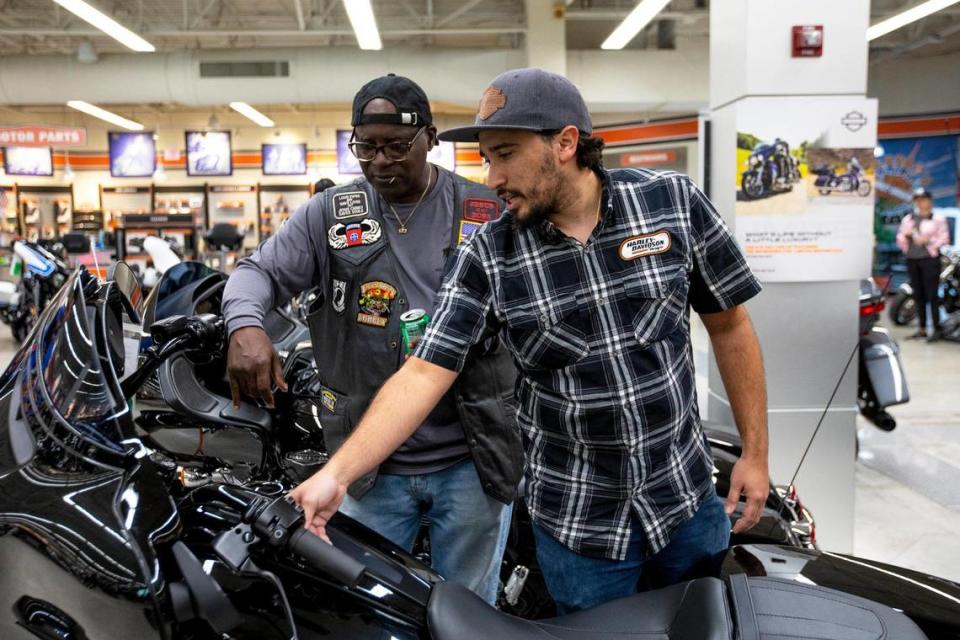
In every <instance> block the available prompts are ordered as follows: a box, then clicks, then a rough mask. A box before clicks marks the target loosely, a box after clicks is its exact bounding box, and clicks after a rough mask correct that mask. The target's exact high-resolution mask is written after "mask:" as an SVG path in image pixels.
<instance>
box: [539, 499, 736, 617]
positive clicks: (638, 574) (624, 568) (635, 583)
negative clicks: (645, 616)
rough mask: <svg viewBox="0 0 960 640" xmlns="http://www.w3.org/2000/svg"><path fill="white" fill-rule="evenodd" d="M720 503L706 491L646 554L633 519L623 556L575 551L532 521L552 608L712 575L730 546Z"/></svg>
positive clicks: (568, 608)
mask: <svg viewBox="0 0 960 640" xmlns="http://www.w3.org/2000/svg"><path fill="white" fill-rule="evenodd" d="M723 504H724V503H723V501H722V500H721V499H720V498H718V497H717V495H716V493H714V492H712V491H711V494H710V495H709V496H708V497H707V498H706V499H705V500H704V501H703V503H702V504H701V506H700V508H699V509H698V510H697V512H696V513H695V514H694V516H693V517H692V518H691V519H690V520H687V521H686V522H685V523H684V524H682V525H681V526H680V527H679V528H678V529H677V530H676V531H674V532H673V535H672V536H671V537H670V542H669V543H668V544H667V546H666V547H664V548H663V549H661V550H660V551H659V552H657V553H656V554H654V555H653V556H651V557H649V558H644V556H645V549H646V546H647V545H646V540H645V539H644V537H643V533H642V529H641V528H640V524H639V523H638V522H637V521H636V520H634V521H633V523H632V531H631V534H630V542H629V545H628V546H627V557H626V558H625V559H624V560H609V559H606V558H595V557H591V556H584V555H580V554H579V553H576V552H574V551H571V550H570V549H568V548H567V547H566V545H564V544H561V543H560V542H557V541H556V540H555V539H554V538H553V536H551V535H550V534H549V533H548V532H547V531H546V529H543V528H542V527H540V526H539V525H538V524H536V523H534V524H533V534H534V538H535V540H536V543H537V562H539V563H540V569H541V570H542V571H543V577H544V580H545V581H546V583H547V590H548V591H550V595H551V596H553V599H554V600H555V601H556V603H557V613H558V614H560V615H562V614H565V613H571V612H573V611H578V610H580V609H587V608H590V607H595V606H597V605H598V604H601V603H604V602H607V601H609V600H615V599H617V598H623V597H626V596H629V595H631V594H634V593H636V592H637V591H641V590H646V589H659V588H660V587H666V586H668V585H671V584H675V583H677V582H682V581H683V580H691V579H693V578H699V577H703V576H708V575H717V574H718V573H719V568H720V563H721V562H722V561H723V556H724V554H725V552H726V550H727V548H728V547H729V546H730V518H729V517H727V514H726V512H725V511H724V509H723Z"/></svg>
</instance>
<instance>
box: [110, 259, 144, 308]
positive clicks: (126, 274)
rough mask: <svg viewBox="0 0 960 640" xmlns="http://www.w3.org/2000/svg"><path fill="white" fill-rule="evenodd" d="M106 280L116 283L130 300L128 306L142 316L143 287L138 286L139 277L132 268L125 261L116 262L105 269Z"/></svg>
mask: <svg viewBox="0 0 960 640" xmlns="http://www.w3.org/2000/svg"><path fill="white" fill-rule="evenodd" d="M107 280H112V281H113V282H115V283H116V285H117V288H118V289H119V290H120V292H121V293H122V294H123V295H124V296H125V297H126V298H127V301H129V302H130V306H131V307H132V308H133V309H134V310H135V311H136V312H137V315H138V316H142V315H143V303H144V296H143V288H142V287H141V286H140V279H139V278H138V277H137V274H136V273H134V271H133V269H131V268H130V266H129V265H128V264H127V263H126V262H117V263H116V264H113V265H111V266H110V269H108V270H107Z"/></svg>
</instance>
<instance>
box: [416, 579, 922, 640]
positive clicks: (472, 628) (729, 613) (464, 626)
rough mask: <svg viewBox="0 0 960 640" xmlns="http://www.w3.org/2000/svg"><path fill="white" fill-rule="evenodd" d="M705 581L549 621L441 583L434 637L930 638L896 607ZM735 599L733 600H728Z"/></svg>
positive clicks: (813, 590)
mask: <svg viewBox="0 0 960 640" xmlns="http://www.w3.org/2000/svg"><path fill="white" fill-rule="evenodd" d="M729 583H730V584H729V591H728V586H727V585H726V584H725V583H724V582H721V581H720V580H718V579H716V578H701V579H699V580H693V581H690V582H683V583H680V584H677V585H674V586H672V587H667V588H665V589H659V590H657V591H648V592H646V593H640V594H637V595H634V596H630V597H628V598H622V599H620V600H614V601H613V602H608V603H606V604H602V605H600V606H599V607H595V608H593V609H587V610H585V611H578V612H577V613H572V614H570V615H566V616H561V617H559V618H551V619H549V620H522V619H520V618H516V617H514V616H511V615H508V614H505V613H501V612H499V611H497V610H496V609H494V608H493V607H491V606H490V605H488V604H487V603H486V602H484V601H483V600H481V599H480V598H479V597H478V596H476V595H474V594H473V593H472V592H470V591H468V590H467V589H466V588H465V587H462V586H460V585H457V584H454V583H451V582H441V583H439V584H437V585H435V586H434V587H433V593H432V594H431V596H430V602H429V603H428V604H427V626H428V628H429V629H430V637H431V638H433V640H481V639H484V640H486V639H492V640H581V639H588V638H589V639H591V640H634V639H636V640H639V639H641V638H642V639H643V640H733V639H734V638H736V640H795V639H797V638H807V639H809V640H925V639H926V636H925V635H924V634H923V632H922V631H920V629H919V628H918V627H917V625H916V624H914V622H913V621H912V620H911V619H910V618H908V617H907V616H905V615H904V614H902V613H900V612H899V611H895V610H893V609H891V608H890V607H887V606H885V605H882V604H880V603H877V602H873V601H871V600H867V599H865V598H860V597H857V596H852V595H850V594H847V593H843V592H841V591H836V590H834V589H827V588H825V587H818V586H815V585H806V584H800V583H797V582H791V581H789V580H781V579H777V578H757V577H753V578H748V577H747V576H745V575H733V576H730V577H729ZM728 596H729V597H728Z"/></svg>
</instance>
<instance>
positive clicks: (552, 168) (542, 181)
mask: <svg viewBox="0 0 960 640" xmlns="http://www.w3.org/2000/svg"><path fill="white" fill-rule="evenodd" d="M535 175H537V176H539V178H538V180H537V183H536V184H535V185H534V186H532V187H530V190H529V192H528V193H527V194H525V195H524V199H525V200H526V202H527V206H528V210H527V212H526V213H525V214H524V215H522V216H521V215H519V214H517V213H516V212H513V226H514V229H516V230H518V231H523V230H526V229H531V228H533V227H535V226H537V225H539V224H541V223H542V222H544V221H545V220H548V219H549V218H550V216H551V215H553V214H554V213H556V212H557V211H559V209H560V203H561V201H562V200H561V195H562V193H563V179H562V176H561V175H560V169H559V167H558V165H557V160H556V158H554V157H553V155H552V154H551V153H550V152H549V151H547V152H545V153H544V155H543V158H542V160H541V161H540V166H539V168H538V169H537V171H536V174H535Z"/></svg>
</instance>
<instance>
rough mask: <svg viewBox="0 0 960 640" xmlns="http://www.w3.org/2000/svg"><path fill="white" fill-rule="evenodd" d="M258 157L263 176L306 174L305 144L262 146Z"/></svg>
mask: <svg viewBox="0 0 960 640" xmlns="http://www.w3.org/2000/svg"><path fill="white" fill-rule="evenodd" d="M348 151H349V150H348ZM260 155H261V157H262V163H263V175H265V176H302V175H306V173H307V145H305V144H264V145H263V146H262V147H261V152H260Z"/></svg>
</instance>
